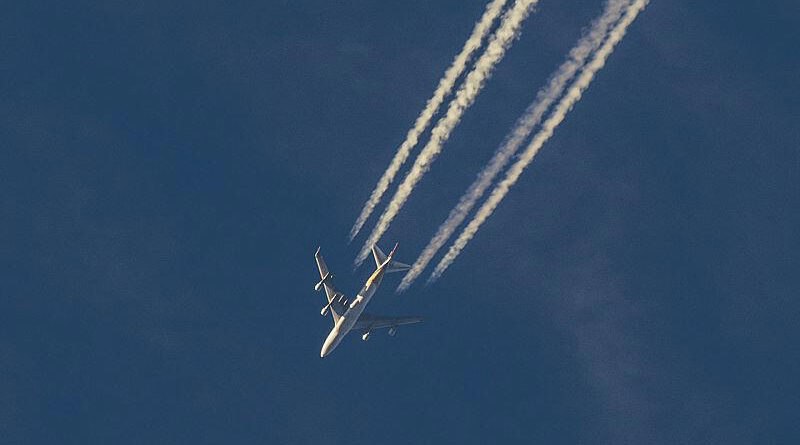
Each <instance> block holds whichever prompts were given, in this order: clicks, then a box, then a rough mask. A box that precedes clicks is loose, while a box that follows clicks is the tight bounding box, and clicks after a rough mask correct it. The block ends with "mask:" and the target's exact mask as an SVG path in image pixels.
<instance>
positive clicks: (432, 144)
mask: <svg viewBox="0 0 800 445" xmlns="http://www.w3.org/2000/svg"><path fill="white" fill-rule="evenodd" d="M538 1H539V0H517V1H516V2H515V3H514V6H512V7H511V8H510V9H509V10H507V11H506V13H505V14H504V15H503V20H502V22H501V23H500V27H499V28H497V30H496V31H495V32H494V34H493V35H492V37H491V39H490V40H489V43H488V45H487V46H486V50H485V51H484V53H483V54H481V56H480V58H479V59H478V60H477V61H476V62H475V66H474V67H473V68H472V71H470V73H469V74H468V75H467V78H466V79H465V80H464V84H463V85H461V87H460V88H459V89H458V91H457V92H456V96H455V98H453V101H452V102H450V105H449V106H448V109H447V114H445V115H444V116H443V117H442V118H441V119H439V122H437V123H436V127H434V128H433V130H431V139H430V140H429V141H428V143H427V144H426V145H425V148H423V149H422V151H421V152H420V154H419V155H418V156H417V159H416V160H415V161H414V165H413V167H411V171H409V173H408V174H407V175H406V177H405V179H403V182H402V183H401V184H400V186H399V187H398V188H397V191H396V192H395V194H394V196H393V197H392V200H391V201H390V202H389V204H388V205H387V207H386V210H384V212H383V214H382V215H381V217H380V219H379V220H378V223H377V224H376V226H375V228H374V229H373V230H372V233H371V234H370V236H369V238H368V239H367V241H366V242H365V243H364V246H363V247H362V248H361V252H360V253H359V254H358V257H356V260H355V264H356V265H359V264H361V263H362V262H363V261H364V259H366V258H367V256H368V255H369V252H370V248H371V247H372V245H373V244H375V243H376V242H378V240H379V239H380V237H381V235H383V233H384V232H385V231H386V229H388V228H389V224H391V222H392V219H394V217H395V215H397V212H398V211H400V208H401V207H402V206H403V204H404V203H405V201H406V199H408V196H409V195H410V194H411V190H412V189H413V188H414V186H415V185H416V184H417V182H418V181H419V180H420V178H422V176H423V175H424V174H425V172H427V171H428V169H429V168H430V165H431V164H432V163H433V161H434V160H436V156H437V155H438V154H439V152H440V151H441V150H442V144H444V142H445V141H446V140H447V138H448V137H449V136H450V132H451V131H452V130H453V128H455V126H456V125H457V124H458V122H459V121H460V120H461V116H462V115H463V114H464V111H465V110H466V109H467V108H469V106H470V105H472V103H473V102H474V101H475V97H476V96H477V95H478V93H479V92H480V90H481V88H483V85H484V84H485V82H486V80H487V79H489V77H491V74H492V70H493V69H494V66H495V65H496V64H497V62H498V61H500V59H502V58H503V56H504V55H505V53H506V50H507V49H508V47H509V46H510V45H511V42H512V41H513V40H514V39H515V38H516V37H517V36H518V35H519V30H520V26H521V24H522V22H523V21H524V20H525V18H527V17H528V14H529V13H530V11H531V9H532V8H533V6H534V5H536V3H538Z"/></svg>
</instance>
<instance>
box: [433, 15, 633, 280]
mask: <svg viewBox="0 0 800 445" xmlns="http://www.w3.org/2000/svg"><path fill="white" fill-rule="evenodd" d="M648 1H649V0H635V1H634V2H633V3H632V4H631V6H630V7H629V8H628V9H627V10H626V12H625V15H624V16H623V17H622V19H620V21H619V23H617V24H616V26H614V29H612V30H611V32H610V33H609V36H608V39H607V40H606V41H605V43H603V46H601V47H600V49H598V50H597V52H596V53H595V54H594V56H593V58H592V60H591V61H590V62H589V63H588V65H586V67H585V68H584V69H583V71H581V73H580V75H579V76H578V78H577V79H576V80H575V82H574V83H573V84H572V86H571V87H570V88H569V89H568V90H567V92H566V94H565V95H564V97H563V98H562V99H561V101H560V102H559V103H558V104H557V105H556V107H555V108H554V110H553V112H552V113H551V114H550V116H549V117H548V118H547V120H546V121H545V122H544V123H543V124H542V128H541V129H540V130H539V132H538V133H536V135H535V136H534V137H533V139H532V140H531V143H530V144H529V145H528V147H527V148H526V149H525V151H523V152H522V154H521V155H520V157H519V159H518V160H517V162H515V163H514V164H513V165H512V166H511V168H509V169H508V172H507V173H506V177H505V178H504V179H503V180H502V181H501V182H500V183H499V184H498V185H497V186H496V187H495V188H494V190H492V193H491V195H489V198H487V200H486V202H484V203H483V205H482V206H481V208H480V209H478V212H477V213H476V214H475V217H474V218H473V219H472V221H470V222H469V224H467V227H465V228H464V230H463V231H462V232H461V234H460V235H459V236H458V239H456V241H455V242H454V243H453V245H451V246H450V249H449V250H448V252H447V254H445V256H444V257H443V258H442V260H441V261H439V264H437V265H436V268H435V269H434V271H433V273H431V276H430V278H428V283H431V282H433V281H436V280H437V279H439V277H441V276H442V273H444V271H445V270H447V268H448V267H449V266H450V264H452V263H453V260H455V259H456V257H457V256H458V254H459V253H460V252H461V250H462V249H463V248H464V246H466V245H467V243H468V242H469V241H470V240H471V239H472V237H473V236H475V233H476V232H477V231H478V229H479V228H480V226H481V224H483V222H484V221H486V219H487V218H488V217H489V216H491V214H492V212H493V211H494V209H495V208H497V205H498V204H499V203H500V201H502V200H503V198H504V197H505V196H506V194H507V193H508V191H509V189H510V188H511V187H512V186H513V185H514V183H515V182H517V179H519V177H520V175H521V174H522V172H523V171H524V170H525V167H527V166H528V164H530V163H531V161H532V160H533V158H534V156H536V153H538V152H539V149H540V148H541V147H542V145H543V144H544V143H545V142H546V141H547V140H548V139H549V138H550V136H552V135H553V131H554V130H555V128H556V127H557V126H558V125H559V124H560V123H561V122H562V121H563V120H564V117H566V115H567V113H568V112H569V111H570V109H572V107H573V106H574V105H575V103H577V102H578V100H580V98H581V95H582V94H583V92H584V91H585V90H586V88H587V87H588V86H589V84H590V83H591V81H592V79H593V78H594V75H595V74H596V73H597V71H598V70H600V69H601V68H602V67H603V65H605V62H606V60H607V59H608V56H609V55H611V52H612V51H613V50H614V46H615V45H616V44H617V43H619V41H620V40H621V39H622V37H624V36H625V31H626V30H627V28H628V26H629V25H630V24H631V22H633V20H634V19H635V18H636V16H637V15H638V14H639V12H641V11H642V10H643V9H644V8H645V6H647V3H648Z"/></svg>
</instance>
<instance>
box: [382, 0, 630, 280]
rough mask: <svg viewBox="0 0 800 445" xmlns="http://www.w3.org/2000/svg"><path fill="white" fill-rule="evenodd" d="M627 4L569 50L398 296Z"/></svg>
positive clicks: (613, 1) (614, 1) (622, 1)
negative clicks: (564, 59)
mask: <svg viewBox="0 0 800 445" xmlns="http://www.w3.org/2000/svg"><path fill="white" fill-rule="evenodd" d="M629 4H630V0H608V2H607V3H606V7H605V11H603V14H602V15H600V16H599V17H597V18H596V19H595V20H594V21H593V22H592V26H591V28H590V29H589V30H588V31H587V32H585V33H584V35H583V37H581V39H580V40H578V43H577V44H575V46H574V47H573V48H572V50H570V52H569V54H568V56H567V60H566V61H564V63H562V64H561V66H560V67H558V69H557V70H556V71H555V72H553V74H552V75H551V76H550V80H549V82H548V83H547V85H546V87H545V88H542V89H541V90H539V92H538V93H537V94H536V99H535V100H534V102H533V103H532V104H531V105H530V106H529V107H528V109H527V110H525V113H523V115H522V117H521V118H519V120H517V123H516V125H515V126H514V128H513V129H512V130H511V132H510V133H509V135H508V136H506V139H505V140H504V141H503V143H502V144H501V145H500V147H498V148H497V151H495V154H494V156H493V157H492V159H491V160H490V161H489V163H488V164H487V165H486V166H485V167H484V168H483V170H482V171H481V172H480V173H479V174H478V177H477V178H475V181H474V182H473V183H472V185H470V186H469V188H468V189H467V191H466V192H464V194H463V195H462V196H461V198H460V199H459V200H458V204H456V206H455V207H454V208H453V210H451V211H450V214H449V215H448V216H447V219H446V220H445V222H444V223H442V225H441V226H439V229H438V230H437V231H436V235H434V236H433V238H431V240H430V241H429V242H428V245H427V246H425V249H423V251H422V253H420V255H419V258H417V260H416V261H415V262H414V264H413V265H412V266H411V269H410V270H409V271H408V273H407V274H406V276H405V277H403V280H402V281H401V282H400V285H399V286H398V287H397V291H398V292H403V291H405V290H406V289H408V287H409V286H410V285H411V284H412V283H413V282H414V280H416V279H417V277H418V276H419V275H420V274H421V273H422V271H423V270H425V267H426V266H427V265H428V263H429V262H430V261H431V259H433V257H434V255H436V252H438V251H439V249H441V248H442V246H443V245H444V243H445V242H447V240H448V239H449V238H450V236H451V235H452V234H453V232H454V231H455V230H456V229H457V228H458V226H459V225H461V223H462V222H463V221H464V219H465V218H466V217H467V215H468V214H469V212H470V210H472V207H474V206H475V203H476V202H477V201H478V199H480V197H481V196H483V193H484V192H485V191H486V189H487V188H488V187H489V186H490V185H491V184H492V181H493V180H494V178H495V176H497V174H498V173H500V171H501V170H502V169H503V167H505V166H506V164H507V163H508V160H509V159H510V158H511V156H512V155H513V154H514V153H516V152H517V149H519V147H520V145H522V143H523V142H524V141H525V139H527V138H528V136H529V135H530V134H531V131H533V128H534V127H535V126H536V125H538V124H539V122H541V120H542V116H544V113H545V112H546V111H547V110H548V109H549V108H550V106H551V105H552V104H553V102H555V101H556V100H557V99H558V98H559V97H560V96H561V94H562V93H563V92H564V87H565V86H566V84H567V82H568V81H569V80H570V79H572V77H573V76H575V73H576V72H577V71H578V70H579V69H580V68H581V67H582V66H583V65H584V64H585V63H586V59H587V58H588V57H589V55H590V54H591V53H592V52H594V51H596V50H597V48H598V47H600V45H601V44H602V43H603V40H605V37H606V35H607V34H608V30H609V28H610V27H611V25H613V24H614V23H615V22H616V21H617V20H619V18H620V16H621V15H622V12H623V10H624V8H625V7H627V6H628V5H629Z"/></svg>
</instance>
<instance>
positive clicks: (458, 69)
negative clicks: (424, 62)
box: [350, 0, 507, 241]
mask: <svg viewBox="0 0 800 445" xmlns="http://www.w3.org/2000/svg"><path fill="white" fill-rule="evenodd" d="M506 1H507V0H493V1H492V2H490V3H489V4H488V5H486V11H484V13H483V16H481V19H480V20H479V21H478V23H476V24H475V28H474V29H473V30H472V34H470V36H469V38H468V39H467V42H466V43H465V44H464V48H462V49H461V52H460V53H458V55H457V56H456V57H455V59H453V63H451V64H450V67H449V68H447V71H445V72H444V77H442V78H441V79H440V80H439V85H438V86H437V87H436V90H435V91H434V92H433V96H431V98H430V99H428V102H427V103H426V104H425V109H423V110H422V113H420V115H419V116H418V117H417V120H416V121H414V126H413V127H412V128H411V129H410V130H408V134H406V140H405V141H403V143H402V144H401V145H400V148H398V149H397V153H395V155H394V158H392V162H390V163H389V167H388V168H387V169H386V171H385V172H383V176H381V179H379V180H378V184H377V185H375V190H373V191H372V194H371V195H370V197H369V199H368V200H367V202H366V203H365V204H364V208H363V209H361V214H360V215H358V219H356V222H355V224H353V228H352V229H350V241H352V240H353V238H355V237H356V235H358V232H359V230H361V227H362V226H364V223H365V222H366V221H367V218H369V215H370V214H372V211H373V210H374V209H375V206H376V205H378V203H379V202H380V200H381V197H382V196H383V194H384V193H386V189H387V188H389V184H391V182H392V181H393V180H394V177H395V175H397V172H398V171H399V170H400V167H401V166H402V165H403V163H404V162H406V159H408V155H409V154H411V150H412V149H413V148H414V147H415V146H416V145H417V141H418V140H419V135H420V134H421V133H422V132H423V131H425V129H426V128H428V123H430V121H431V118H432V117H433V115H434V114H436V111H437V110H438V109H439V106H440V105H441V104H442V101H443V100H444V98H445V96H447V95H448V94H449V93H450V91H451V90H452V89H453V85H454V84H455V83H456V80H457V79H458V77H459V76H460V75H461V73H463V72H464V68H466V66H467V63H468V62H469V60H470V58H471V57H472V54H473V53H474V52H475V50H477V49H478V48H480V47H481V42H482V41H483V38H484V37H486V34H487V33H488V32H489V30H490V29H491V27H492V23H494V21H495V19H496V18H497V17H498V16H499V15H500V12H501V11H502V10H503V5H505V3H506Z"/></svg>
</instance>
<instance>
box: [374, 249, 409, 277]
mask: <svg viewBox="0 0 800 445" xmlns="http://www.w3.org/2000/svg"><path fill="white" fill-rule="evenodd" d="M395 249H397V245H396V244H395V246H394V249H392V252H391V253H390V254H389V256H387V255H386V254H385V253H383V251H382V250H381V248H380V247H378V245H377V244H373V245H372V256H373V257H374V258H375V267H381V266H382V265H383V263H385V262H386V259H387V258H391V256H392V255H394V251H395ZM408 269H411V266H409V265H408V264H405V263H401V262H400V261H395V260H390V261H389V264H387V265H386V273H392V272H402V271H404V270H408Z"/></svg>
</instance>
